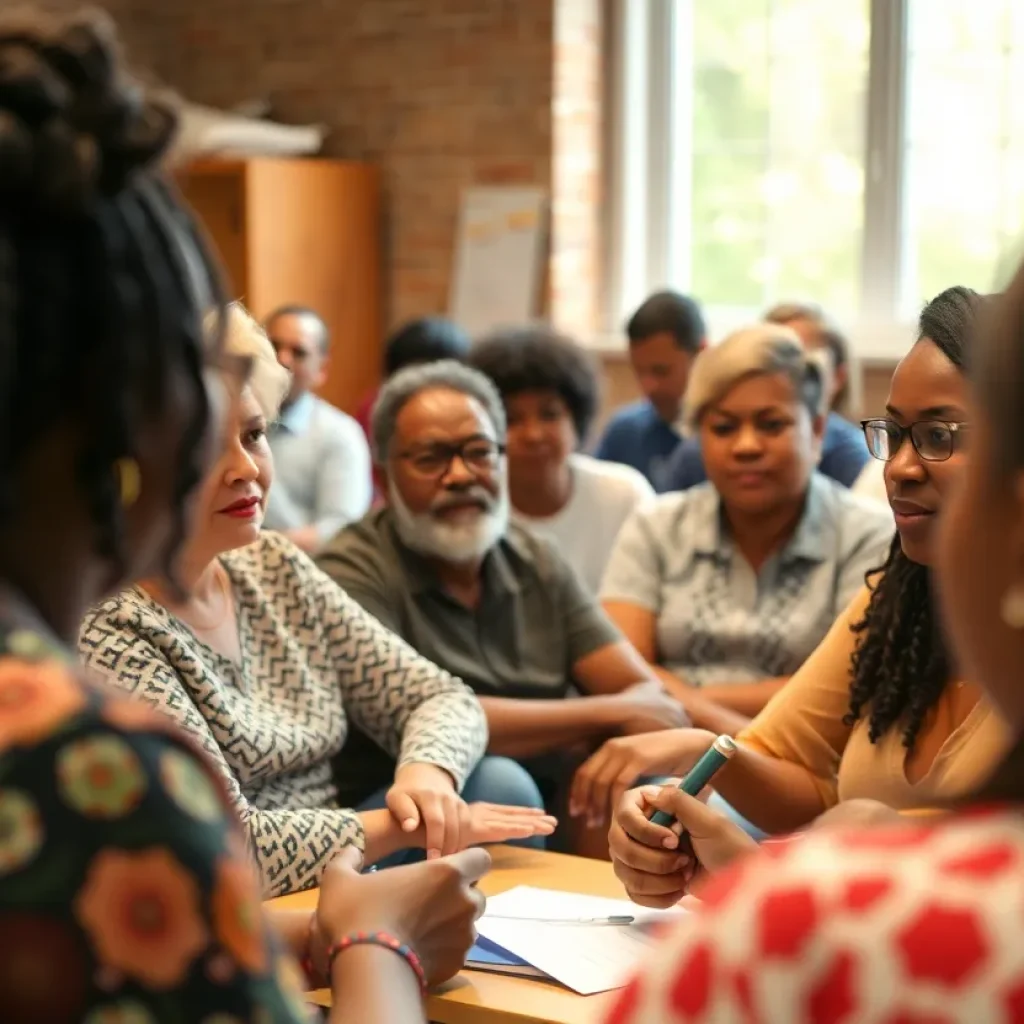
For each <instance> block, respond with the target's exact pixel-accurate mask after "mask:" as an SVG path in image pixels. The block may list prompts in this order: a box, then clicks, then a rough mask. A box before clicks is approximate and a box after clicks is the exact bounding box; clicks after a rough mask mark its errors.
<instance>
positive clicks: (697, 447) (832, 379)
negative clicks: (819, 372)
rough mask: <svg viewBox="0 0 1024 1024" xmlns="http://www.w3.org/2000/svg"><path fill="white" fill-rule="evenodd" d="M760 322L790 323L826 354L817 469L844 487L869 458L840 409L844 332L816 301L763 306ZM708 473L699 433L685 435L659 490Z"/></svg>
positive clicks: (846, 370)
mask: <svg viewBox="0 0 1024 1024" xmlns="http://www.w3.org/2000/svg"><path fill="white" fill-rule="evenodd" d="M764 320H765V323H770V324H780V325H781V326H784V327H789V328H791V329H792V330H793V331H795V332H796V334H797V335H798V336H799V338H800V340H801V341H802V342H803V344H804V347H805V348H806V349H807V351H808V352H822V353H823V355H826V356H827V360H828V364H829V370H830V373H829V375H828V378H827V379H828V382H829V389H830V393H829V396H828V416H827V418H826V420H825V433H824V437H823V438H822V441H821V458H820V461H819V463H818V470H819V472H821V473H823V474H824V475H825V476H827V477H831V478H832V479H833V480H838V481H839V483H841V484H843V485H844V486H845V487H851V486H853V483H854V481H855V480H856V479H857V477H858V476H859V475H860V472H861V470H862V469H863V468H864V467H865V465H867V463H868V462H869V461H870V458H871V457H870V456H869V455H868V450H867V448H866V447H865V445H864V437H863V435H862V434H861V431H860V429H859V427H857V426H856V425H855V424H853V423H851V422H850V421H849V420H848V419H846V418H845V417H844V416H842V415H841V413H840V410H841V409H842V408H843V407H844V405H845V403H846V398H847V393H848V392H849V379H850V355H849V345H848V343H847V340H846V338H844V337H843V335H842V334H841V333H840V332H839V330H838V329H837V328H836V327H835V326H834V325H833V324H831V323H830V322H829V321H828V320H827V319H826V317H825V315H824V313H822V311H821V310H820V309H818V307H817V306H810V305H803V304H800V303H786V304H784V305H780V306H775V307H774V308H772V309H770V310H768V312H767V313H766V314H765V317H764ZM706 479H707V472H706V470H705V468H704V457H703V455H702V452H701V442H700V438H699V437H688V438H687V439H686V440H685V441H684V442H683V444H681V445H680V446H679V448H678V449H677V450H676V452H675V453H674V454H673V456H672V458H671V460H670V461H669V464H668V466H667V467H666V468H665V472H664V474H663V475H662V477H661V482H660V483H661V485H660V487H659V490H661V491H685V490H686V489H687V488H689V487H694V486H696V485H697V484H699V483H703V482H704V481H705V480H706Z"/></svg>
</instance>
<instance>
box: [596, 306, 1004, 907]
mask: <svg viewBox="0 0 1024 1024" xmlns="http://www.w3.org/2000/svg"><path fill="white" fill-rule="evenodd" d="M979 301H980V299H979V296H978V295H976V294H975V293H974V292H972V291H970V290H969V289H966V288H950V289H948V290H947V291H945V292H943V293H942V294H941V295H939V296H938V297H937V298H935V299H934V300H933V301H932V302H930V303H929V304H928V305H927V306H926V307H925V309H924V311H923V312H922V314H921V319H920V324H919V338H918V341H917V342H916V344H915V345H914V346H913V348H912V349H911V350H910V352H909V353H908V355H907V356H906V357H905V358H904V359H903V361H902V362H901V363H900V365H899V367H898V368H897V370H896V373H895V374H894V376H893V380H892V386H891V389H890V392H889V401H888V404H887V414H886V416H884V417H882V418H879V419H875V420H868V421H866V423H865V433H866V435H867V438H868V443H869V446H870V448H871V451H872V454H874V455H875V456H876V457H877V458H879V459H882V460H884V461H885V463H886V486H887V490H888V494H889V500H890V504H891V506H892V509H893V512H894V514H895V518H896V527H897V530H898V538H897V540H896V541H895V542H894V544H893V546H892V549H891V551H890V553H889V557H888V559H887V560H886V562H885V565H884V566H883V567H882V568H881V569H880V570H878V571H877V572H874V573H872V574H869V578H868V585H867V586H866V587H865V588H864V589H863V590H862V592H861V593H860V595H859V596H857V597H856V598H855V599H854V600H853V602H852V603H851V605H850V606H849V608H847V610H846V611H845V612H844V613H843V614H842V615H841V616H840V617H839V619H838V620H837V621H836V623H835V625H834V626H833V628H832V630H831V631H830V632H829V634H828V636H827V637H826V638H825V640H824V641H823V642H822V643H821V645H820V646H819V647H818V649H817V650H816V651H815V652H814V653H813V654H812V655H811V657H810V658H809V659H808V660H807V661H806V663H805V664H804V665H803V667H802V668H801V669H800V670H799V671H798V672H797V673H796V675H794V676H793V678H792V679H791V680H790V681H789V683H787V685H786V686H784V687H783V688H782V690H780V691H779V693H778V694H777V696H776V697H775V698H774V699H773V700H772V701H771V702H770V703H769V704H768V705H767V706H766V707H765V709H764V710H763V711H762V712H761V714H760V715H758V717H757V718H755V719H754V721H753V722H752V723H751V725H750V726H749V727H748V728H747V729H746V730H744V731H743V732H741V733H740V734H739V737H738V739H739V741H740V752H739V754H738V755H737V756H736V757H735V758H734V759H733V760H732V761H731V762H730V764H729V766H728V767H727V768H725V769H723V771H722V772H721V773H720V774H719V775H718V776H716V780H715V786H716V789H717V790H718V791H719V792H720V793H721V795H722V796H723V797H725V799H726V800H728V801H729V803H730V804H731V805H732V806H733V807H734V808H736V809H737V810H738V811H739V812H740V813H741V814H743V815H744V816H746V817H747V818H749V819H750V820H751V821H752V822H753V823H754V824H756V825H758V826H760V827H761V828H763V829H765V830H766V831H768V832H773V833H779V832H788V831H792V830H793V829H798V828H802V827H804V826H806V825H808V824H810V823H811V822H813V821H814V820H815V819H817V818H819V816H821V815H823V814H824V813H825V812H826V811H829V810H830V809H831V808H836V811H834V812H833V813H832V814H831V815H830V817H831V818H835V817H839V816H845V817H851V816H854V815H857V816H861V817H863V816H870V817H872V818H873V817H877V816H879V815H881V816H884V815H886V814H890V813H892V812H895V811H900V812H913V811H927V810H931V809H934V808H936V807H941V806H942V805H944V804H946V803H948V801H949V800H950V799H952V798H954V797H957V796H959V795H961V794H963V793H967V792H970V791H971V790H972V789H974V788H975V787H976V786H977V785H978V784H979V783H980V781H981V780H982V779H984V778H985V776H986V774H987V773H988V772H990V771H991V770H992V768H993V767H994V766H995V765H996V764H997V763H998V761H999V758H1000V757H1001V756H1002V755H1003V753H1004V752H1005V749H1006V744H1007V741H1008V737H1007V731H1006V727H1005V724H1004V723H1003V722H1002V720H1001V719H1000V718H999V716H998V715H997V714H996V712H995V711H994V710H993V708H992V706H991V705H990V704H989V702H988V701H987V700H986V699H985V697H984V695H983V694H982V693H981V691H980V690H979V688H978V687H977V686H976V685H974V684H973V683H972V682H969V681H966V680H964V679H962V678H960V677H959V676H958V675H957V673H956V670H955V668H954V667H953V666H952V665H951V663H950V659H949V658H948V656H947V654H946V649H945V645H944V643H943V641H942V635H941V632H940V627H939V625H938V622H937V618H936V613H935V610H934V608H933V603H932V597H931V582H930V575H931V570H930V568H929V567H930V566H931V564H932V562H933V559H934V550H933V549H934V535H935V530H936V523H937V520H938V515H937V513H938V512H939V510H940V509H941V508H942V506H943V504H944V503H945V501H946V500H947V499H948V497H949V496H950V494H951V493H952V491H953V489H954V487H955V485H956V484H957V482H958V481H959V479H960V477H961V476H962V474H963V468H964V462H965V451H964V442H965V440H966V439H967V437H969V426H968V423H967V419H968V416H967V412H966V406H967V384H966V381H965V378H964V372H963V364H964V355H965V346H966V345H967V344H968V343H969V341H970V336H971V332H972V329H973V322H974V318H975V314H976V310H977V308H978V305H979ZM712 739H713V737H712V735H711V734H710V733H707V732H701V731H698V730H680V731H677V732H675V733H659V734H656V735H651V736H645V737H644V744H643V750H644V757H645V763H644V764H642V765H640V766H639V772H638V774H640V773H659V772H672V771H677V770H679V769H680V768H685V767H686V766H687V765H688V764H689V763H692V761H693V760H695V759H696V757H698V756H699V755H700V754H701V753H703V751H704V750H706V749H707V747H708V745H709V744H710V743H711V741H712ZM614 742H628V738H626V739H625V740H623V741H618V740H616V741H614ZM673 744H674V745H673ZM854 801H856V802H854ZM837 805H838V807H837ZM642 816H643V813H642V808H641V807H640V801H638V799H637V798H635V797H634V799H633V800H632V801H629V800H626V801H624V802H623V804H622V806H621V807H620V811H619V819H618V823H617V825H616V826H615V828H613V836H612V847H613V853H616V851H618V852H620V853H621V855H622V857H623V858H625V861H629V860H630V858H631V857H632V856H633V851H634V848H639V845H640V844H639V843H634V842H632V840H630V839H629V836H630V835H633V836H634V837H635V838H636V837H638V836H637V825H636V819H638V818H641V817H642ZM639 828H640V829H641V830H642V829H643V826H639ZM616 830H618V831H617V834H618V838H616ZM645 834H646V833H645ZM648 838H650V837H649V836H648ZM644 853H645V854H647V853H650V854H655V853H656V851H653V850H645V851H644ZM640 859H641V860H642V861H643V864H640V865H637V866H638V867H640V868H641V869H645V871H644V873H645V874H646V877H644V878H640V877H639V876H637V877H633V876H630V875H629V872H630V871H631V870H632V868H633V866H634V865H632V864H630V863H626V862H624V863H623V864H622V865H621V867H622V874H623V875H624V876H626V877H628V878H629V879H630V880H629V881H628V882H627V885H628V886H629V887H631V888H632V889H633V891H635V892H643V891H645V887H646V891H651V890H650V887H651V886H652V885H654V886H655V887H657V886H659V885H660V886H665V887H666V888H665V889H664V890H663V891H665V892H667V891H669V890H671V891H676V890H681V889H682V888H685V885H683V884H681V882H680V878H681V876H680V875H679V874H678V871H677V870H675V872H674V877H673V871H671V870H670V871H669V872H668V873H667V874H668V877H665V878H662V879H658V880H654V881H652V874H651V873H649V872H650V869H652V868H653V866H654V865H653V864H652V863H651V862H650V860H649V858H646V857H643V858H640ZM653 874H657V872H653Z"/></svg>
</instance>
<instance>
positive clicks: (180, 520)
mask: <svg viewBox="0 0 1024 1024" xmlns="http://www.w3.org/2000/svg"><path fill="white" fill-rule="evenodd" d="M175 125H176V116H175V114H174V111H173V109H172V108H171V107H170V106H169V105H168V104H167V103H166V102H164V101H163V100H161V99H159V98H157V97H154V96H152V95H149V94H147V92H146V91H145V90H143V89H142V88H141V87H140V86H139V85H138V84H137V83H136V82H135V81H133V80H132V79H131V78H130V77H129V75H128V74H127V73H126V71H125V69H124V67H123V65H122V61H121V57H120V53H119V51H118V47H117V40H116V34H115V31H114V28H113V26H112V24H111V23H110V22H109V20H107V19H106V17H104V16H101V15H97V14H88V15H83V16H81V17H78V18H74V19H70V20H67V21H58V20H50V19H46V18H44V17H42V16H41V15H35V14H31V13H29V12H22V13H20V14H18V15H16V16H8V15H6V14H5V15H3V16H0V525H2V530H0V1007H2V1010H0V1017H2V1018H3V1020H4V1021H5V1022H10V1024H22V1022H44V1021H45V1022H46V1024H65V1022H68V1024H70V1022H81V1021H92V1022H100V1021H113V1020H122V1021H124V1020H129V1019H130V1020H132V1021H140V1022H141V1021H147V1022H155V1021H169V1020H175V1021H184V1020H189V1021H195V1020H205V1021H213V1020H221V1021H227V1020H247V1021H255V1020H257V1019H259V1020H265V1021H268V1022H271V1021H272V1022H275V1024H298V1022H299V1021H301V1020H303V1019H306V1017H307V1015H306V1012H305V1009H304V1006H303V1004H302V999H301V996H300V995H299V990H298V987H297V986H296V984H295V982H294V980H292V979H293V977H294V976H295V975H297V973H298V972H297V967H296V968H294V969H293V968H292V967H291V958H290V957H286V956H284V955H282V948H281V947H282V946H284V945H287V946H288V947H290V948H291V949H292V950H293V951H294V952H295V953H296V954H298V955H299V956H305V955H306V954H308V955H309V957H310V962H311V964H312V965H313V966H312V968H311V973H313V974H314V976H315V978H316V981H317V982H318V983H319V984H330V985H331V987H332V988H333V989H334V990H335V993H336V995H337V996H338V998H335V1001H334V1002H335V1009H334V1010H333V1011H332V1017H331V1019H332V1021H337V1022H343V1021H351V1022H355V1021H359V1022H363V1021H377V1020H380V1021H384V1020H386V1021H389V1022H390V1021H394V1022H395V1024H414V1022H422V1021H423V1020H424V1016H423V1009H422V1001H421V985H422V984H423V983H425V982H426V981H428V980H440V979H441V978H444V977H447V976H450V975H451V974H453V973H454V972H455V971H456V970H458V969H459V968H460V967H461V966H462V963H463V957H464V954H465V951H466V949H467V948H468V946H469V944H470V943H471V942H472V938H473V920H474V918H475V916H476V915H477V914H478V913H479V911H480V909H481V906H482V897H481V896H479V895H478V893H477V892H476V890H475V888H473V884H474V883H475V882H476V880H477V879H478V878H479V876H480V874H481V872H482V871H484V870H486V866H487V863H488V860H487V855H486V853H484V852H482V851H480V850H469V851H466V852H465V853H464V854H460V855H457V856H456V857H454V858H450V859H448V860H447V861H441V860H438V861H435V862H433V863H429V864H428V863H424V864H421V865H415V866H410V867H403V868H395V869H394V870H393V871H388V872H381V873H379V874H377V875H361V874H360V873H359V870H358V869H359V857H358V855H357V853H356V850H355V848H354V847H353V848H350V849H348V850H347V851H345V852H344V853H343V854H342V855H341V856H340V857H338V858H337V859H335V860H334V861H333V862H332V863H331V864H330V865H328V866H327V868H326V869H325V871H324V874H323V876H322V881H321V889H320V897H319V904H318V907H317V910H316V911H315V912H314V913H309V912H295V911H284V912H277V913H275V914H274V922H275V924H276V925H277V926H278V931H279V934H280V937H281V939H282V940H283V941H281V942H278V941H276V940H275V939H274V937H273V936H272V935H271V932H270V929H269V928H268V927H267V923H266V921H265V920H264V917H263V915H262V913H261V909H260V894H259V890H258V888H257V887H256V885H255V882H254V878H253V873H252V865H251V862H250V857H249V850H248V849H247V847H246V843H245V840H244V838H243V836H242V833H241V831H240V829H239V827H238V822H237V820H236V819H235V818H234V816H233V814H232V811H231V807H230V805H229V804H228V803H227V799H226V796H225V793H224V791H223V788H222V785H221V781H220V779H219V778H218V777H217V775H216V774H215V772H214V771H213V770H212V769H211V767H210V765H209V764H208V763H207V761H206V760H205V759H204V758H203V757H202V756H201V755H200V754H198V753H197V751H196V749H195V747H194V746H193V745H192V744H191V743H190V742H189V741H188V740H187V739H185V738H184V737H183V736H182V735H181V734H180V733H179V732H178V731H177V730H176V729H175V728H174V726H173V725H172V724H171V723H170V722H169V721H168V720H167V719H166V718H165V717H164V716H162V715H159V714H156V713H154V712H152V711H150V710H149V709H147V708H146V707H145V706H144V705H143V704H142V703H141V702H135V701H131V700H127V699H124V698H121V697H117V696H115V695H114V694H113V693H110V692H108V691H106V690H102V689H100V688H98V687H97V686H96V685H94V684H93V682H91V681H90V680H88V679H86V678H85V677H84V676H83V675H82V674H81V673H80V672H79V671H78V670H77V669H76V667H75V659H74V654H73V653H72V650H71V644H72V643H73V640H74V637H75V634H76V632H77V629H78V623H79V622H80V621H81V619H82V616H83V614H84V612H85V609H86V608H87V607H88V606H89V605H90V604H92V603H93V602H95V601H97V600H98V599H99V598H101V597H102V596H104V595H105V594H107V593H110V592H111V591H114V590H116V589H118V588H119V587H121V586H123V585H125V584H126V583H127V582H129V581H130V580H132V579H136V578H139V577H147V578H156V577H162V578H166V579H167V580H168V581H169V583H170V582H173V583H179V584H180V583H181V582H182V580H183V573H182V572H181V568H182V565H181V558H180V555H181V550H182V543H183V538H184V537H185V535H186V531H187V529H188V527H189V526H190V520H191V519H192V514H191V510H192V505H193V498H194V496H195V492H196V490H197V485H198V484H199V482H200V480H201V479H202V478H203V476H204V474H206V472H207V470H208V468H209V464H210V461H211V458H212V456H213V454H214V451H215V450H216V448H217V447H218V446H219V441H220V437H219V436H218V435H221V434H223V433H224V431H223V429H222V428H223V424H224V423H227V422H230V421H231V420H232V419H233V418H234V417H235V416H236V415H237V412H238V409H239V402H240V400H241V398H242V396H243V391H244V388H243V385H244V383H245V379H246V374H245V372H244V371H245V369H246V365H245V364H246V360H245V358H244V357H240V356H239V354H237V353H236V354H235V356H236V357H235V358H233V359H230V360H229V359H227V358H226V353H225V351H224V346H223V333H224V331H223V325H224V309H225V296H224V295H223V293H222V290H221V287H220V283H219V273H218V271H217V268H216V265H215V262H214V260H213V259H212V256H211V254H210V252H209V250H208V249H207V247H206V245H205V244H204V243H203V241H202V238H201V235H200V233H199V232H198V230H197V229H196V226H195V224H194V222H193V219H192V217H191V215H190V214H189V212H188V210H187V209H186V208H185V207H184V205H183V204H182V203H181V201H180V199H179V198H178V197H177V196H176V194H175V193H174V191H173V190H172V189H171V188H170V187H169V186H168V185H167V184H166V183H165V182H164V180H163V179H162V177H161V175H160V173H159V169H158V168H159V164H160V161H161V159H162V157H163V155H164V153H165V151H166V150H167V147H168V145H169V143H170V140H171V138H172V136H173V133H174V129H175ZM174 592H176V593H180V592H181V591H180V588H175V589H174ZM133 657H134V658H136V662H137V667H138V665H142V664H144V662H143V661H142V660H141V659H138V657H137V652H136V653H133V652H129V653H127V654H126V660H127V661H131V660H132V658H133ZM383 933H389V934H390V937H386V936H385V935H384V934H383ZM413 950H414V951H415V952H413Z"/></svg>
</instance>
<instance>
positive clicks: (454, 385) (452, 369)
mask: <svg viewBox="0 0 1024 1024" xmlns="http://www.w3.org/2000/svg"><path fill="white" fill-rule="evenodd" d="M433 390H448V391H458V392H459V393H460V394H463V395H468V396H469V397H470V398H473V399H476V401H478V402H479V403H480V404H481V405H482V406H483V408H484V411H485V412H486V413H487V417H488V419H490V421H491V423H492V424H493V425H494V431H495V433H496V434H497V436H498V440H499V441H504V440H505V428H506V421H505V406H504V404H503V403H502V401H501V395H499V394H498V389H497V388H496V387H495V386H494V385H493V384H492V383H491V381H490V379H489V378H487V377H485V376H484V375H483V374H482V373H480V372H478V371H477V370H473V369H471V368H470V367H468V366H465V365H464V364H462V363H459V362H456V361H455V360H454V359H442V360H439V361H438V362H436V363H425V364H420V365H416V366H409V367H406V368H405V369H404V370H399V371H398V373H396V374H395V375H394V376H393V377H390V378H389V379H388V381H387V382H386V383H385V384H384V386H383V387H382V388H381V389H380V394H379V395H378V396H377V401H376V403H375V404H374V406H373V412H372V414H371V416H370V434H371V437H372V439H373V457H374V458H375V459H376V460H377V462H378V463H383V462H384V461H385V460H386V459H387V456H388V451H389V450H390V448H391V442H392V441H393V440H394V436H395V428H396V425H397V423H398V417H399V415H400V414H401V412H402V410H403V409H404V408H405V406H406V405H407V404H408V403H409V402H411V401H412V400H413V399H414V398H415V397H416V396H417V395H419V394H422V393H423V392H424V391H433Z"/></svg>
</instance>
